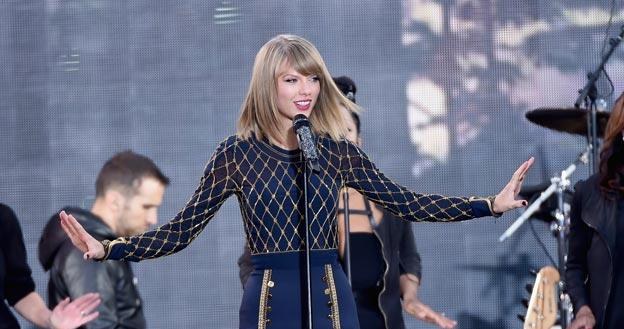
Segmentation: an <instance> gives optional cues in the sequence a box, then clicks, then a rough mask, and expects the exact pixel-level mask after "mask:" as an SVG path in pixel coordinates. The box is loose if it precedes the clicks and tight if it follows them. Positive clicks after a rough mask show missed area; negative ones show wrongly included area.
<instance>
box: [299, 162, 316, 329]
mask: <svg viewBox="0 0 624 329" xmlns="http://www.w3.org/2000/svg"><path fill="white" fill-rule="evenodd" d="M301 158H302V159H304V160H305V158H304V157H303V153H301ZM311 171H312V164H311V163H310V162H309V161H305V162H304V168H303V203H304V204H305V211H304V213H303V218H304V223H305V258H306V262H305V274H306V294H307V296H306V297H307V301H308V305H307V307H308V328H309V329H313V328H314V326H313V325H312V280H311V278H310V277H311V268H312V267H311V266H310V219H309V217H308V207H309V200H308V180H309V177H310V174H309V173H310V172H311Z"/></svg>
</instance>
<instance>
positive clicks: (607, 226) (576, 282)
mask: <svg viewBox="0 0 624 329" xmlns="http://www.w3.org/2000/svg"><path fill="white" fill-rule="evenodd" d="M598 183H599V178H598V175H594V176H592V177H590V178H589V179H587V180H586V181H584V182H583V181H582V182H579V183H577V184H576V186H575V190H576V191H575V193H574V199H573V201H572V209H571V213H570V237H569V250H568V260H567V263H566V282H567V291H568V293H569V294H570V298H571V299H572V303H573V305H574V309H575V312H576V311H578V310H579V309H580V308H581V306H583V305H588V306H589V307H590V308H591V310H592V313H594V317H595V318H596V328H601V327H602V325H603V324H604V316H605V310H606V309H607V302H608V300H609V293H610V290H611V284H612V280H613V262H612V256H611V255H612V252H613V249H614V248H615V232H616V220H617V217H618V214H617V207H618V201H617V200H609V199H607V198H605V197H604V196H603V194H602V193H601V192H600V190H599V187H598Z"/></svg>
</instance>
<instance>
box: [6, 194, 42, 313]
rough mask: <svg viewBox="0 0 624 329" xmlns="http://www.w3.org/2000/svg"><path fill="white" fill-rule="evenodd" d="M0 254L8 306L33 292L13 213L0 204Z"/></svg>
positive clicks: (20, 235) (28, 268)
mask: <svg viewBox="0 0 624 329" xmlns="http://www.w3.org/2000/svg"><path fill="white" fill-rule="evenodd" d="M0 228H1V230H0V236H2V241H0V244H1V246H2V250H1V252H2V253H3V254H4V259H5V263H6V277H5V279H4V282H3V289H4V297H5V298H6V299H7V301H8V303H9V305H11V306H13V305H15V303H17V302H18V301H20V300H21V299H22V298H24V297H26V295H28V294H29V293H31V292H33V291H34V290H35V283H34V281H33V279H32V275H31V270H30V267H29V266H28V263H27V262H26V247H25V246H24V239H23V237H22V230H21V228H20V226H19V222H18V220H17V216H16V215H15V213H14V212H13V211H12V210H11V209H10V208H9V207H6V206H4V205H1V204H0Z"/></svg>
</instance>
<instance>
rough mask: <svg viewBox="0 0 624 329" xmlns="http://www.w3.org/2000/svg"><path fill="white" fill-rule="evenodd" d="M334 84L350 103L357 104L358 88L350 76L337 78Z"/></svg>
mask: <svg viewBox="0 0 624 329" xmlns="http://www.w3.org/2000/svg"><path fill="white" fill-rule="evenodd" d="M333 79H334V83H335V84H336V86H337V87H338V89H340V91H342V93H343V94H344V95H345V97H347V98H348V99H349V100H350V101H352V102H353V103H355V93H357V86H356V85H355V82H353V80H352V79H351V78H349V77H348V76H344V75H343V76H339V77H335V78H333Z"/></svg>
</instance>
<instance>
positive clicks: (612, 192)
mask: <svg viewBox="0 0 624 329" xmlns="http://www.w3.org/2000/svg"><path fill="white" fill-rule="evenodd" d="M623 131H624V94H622V95H620V97H618V99H617V100H616V101H615V105H614V106H613V110H612V112H611V115H610V116H609V121H608V122H607V127H606V128H605V134H604V142H603V145H602V150H601V151H600V171H599V176H600V189H601V191H602V192H603V193H604V194H605V195H607V196H609V197H613V196H616V195H618V194H624V186H622V185H623V184H622V176H623V175H624V141H622V132H623Z"/></svg>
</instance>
